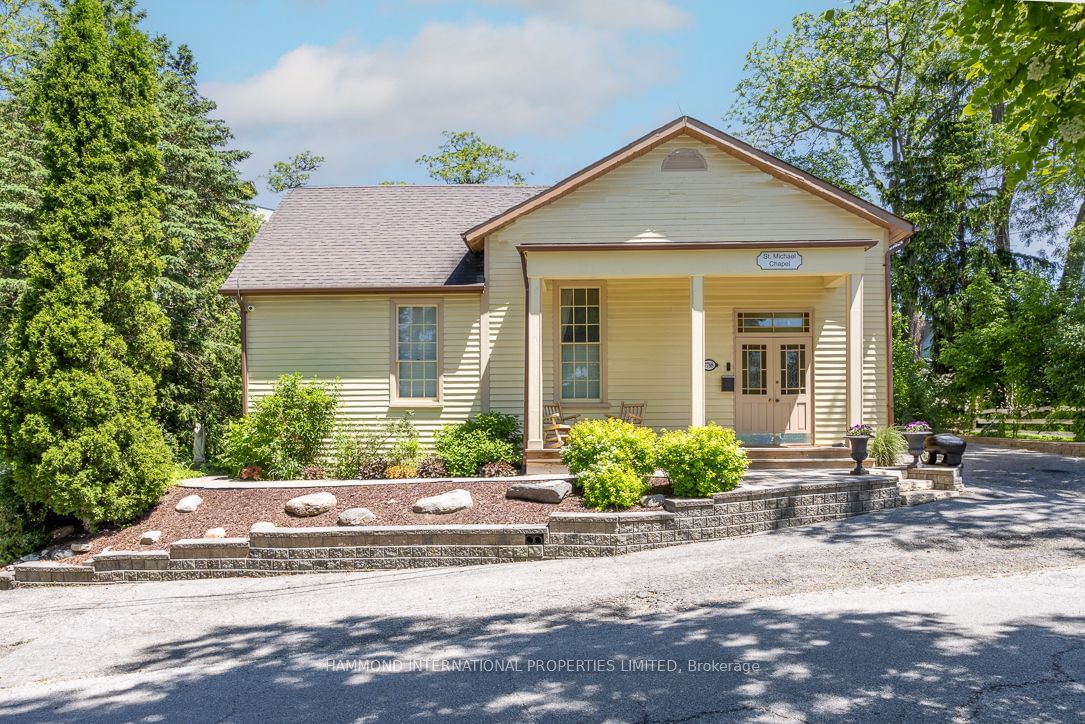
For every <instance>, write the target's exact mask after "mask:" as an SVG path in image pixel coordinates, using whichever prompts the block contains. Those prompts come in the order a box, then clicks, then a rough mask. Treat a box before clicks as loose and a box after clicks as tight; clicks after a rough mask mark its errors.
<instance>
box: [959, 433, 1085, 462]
mask: <svg viewBox="0 0 1085 724" xmlns="http://www.w3.org/2000/svg"><path fill="white" fill-rule="evenodd" d="M963 437H964V439H965V442H969V443H975V444H977V445H994V446H996V447H1009V448H1014V449H1016V450H1032V451H1033V452H1042V453H1048V454H1050V455H1064V456H1066V457H1069V458H1085V442H1058V441H1056V440H1017V439H1015V438H1011V437H983V436H980V435H964V436H963ZM967 456H968V453H967V452H965V462H967V461H968V457H967Z"/></svg>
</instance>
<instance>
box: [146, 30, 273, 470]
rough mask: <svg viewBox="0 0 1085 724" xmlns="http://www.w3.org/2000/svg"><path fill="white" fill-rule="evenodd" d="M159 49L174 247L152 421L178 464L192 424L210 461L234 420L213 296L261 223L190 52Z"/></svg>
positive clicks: (237, 398)
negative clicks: (165, 361)
mask: <svg viewBox="0 0 1085 724" xmlns="http://www.w3.org/2000/svg"><path fill="white" fill-rule="evenodd" d="M157 46H158V47H157V51H158V63H159V91H158V108H159V111H160V113H161V116H162V119H163V125H162V130H161V142H160V144H159V146H160V148H161V151H162V159H163V165H164V172H163V174H162V178H161V187H162V191H163V194H164V196H165V205H164V206H163V210H162V229H163V232H164V233H165V235H166V237H167V238H168V239H170V240H171V242H172V244H171V246H172V250H171V252H170V253H168V254H167V255H166V256H165V257H164V260H163V261H164V268H163V272H162V276H161V277H160V278H159V280H158V285H157V298H158V301H159V303H160V304H161V306H162V308H163V310H164V311H165V313H166V316H167V317H168V318H169V322H170V324H169V339H170V341H171V342H172V344H173V354H172V358H171V363H170V365H169V367H168V368H167V369H166V371H165V374H164V375H163V377H162V380H161V383H160V385H159V395H158V406H157V408H156V416H157V418H158V420H159V422H160V423H161V425H162V427H163V429H164V430H165V433H166V439H167V442H169V443H170V445H171V447H172V448H173V450H174V454H175V456H176V457H177V458H178V459H185V458H186V457H187V455H188V454H189V451H190V450H191V445H192V431H193V429H194V427H195V425H196V424H197V423H199V424H201V425H203V427H204V429H205V431H206V432H207V441H208V450H207V455H208V458H209V459H210V458H213V457H214V455H215V452H216V446H217V445H218V443H219V441H220V440H221V436H222V430H223V426H224V425H225V422H226V420H228V419H229V418H232V417H236V416H238V415H240V414H241V384H240V380H241V355H240V351H239V350H240V334H239V324H238V318H237V303H236V301H234V300H232V299H228V298H224V297H223V296H222V295H220V294H219V293H218V290H219V287H220V286H221V284H222V282H223V280H224V279H225V278H226V277H227V276H228V275H229V273H230V270H231V269H232V268H233V266H234V264H236V263H237V260H238V259H240V258H241V255H242V254H243V253H244V251H245V249H246V248H247V247H248V244H249V242H250V241H251V240H252V237H253V235H254V234H255V232H256V229H257V226H258V223H259V222H258V220H257V217H256V216H255V215H254V214H253V213H252V210H251V208H250V207H249V206H248V202H249V201H250V200H251V199H252V198H253V195H254V189H253V187H252V184H250V183H248V182H247V181H243V180H242V179H241V177H240V175H239V172H238V165H239V164H240V163H241V162H242V161H243V160H244V159H246V158H247V157H248V153H246V152H243V151H237V150H234V149H231V148H230V147H229V146H230V142H231V141H232V140H233V134H232V133H231V131H230V129H229V128H228V127H227V126H226V124H225V123H224V122H223V121H221V120H218V119H215V118H213V117H212V114H213V113H214V110H215V104H214V102H212V101H210V100H208V99H206V98H204V97H203V96H202V95H200V92H199V89H198V88H197V85H196V71H197V66H196V62H195V60H194V58H193V56H192V52H191V51H190V50H189V49H188V48H187V47H186V46H183V45H182V46H180V47H178V48H176V49H171V48H170V47H169V44H168V41H166V40H165V39H159V40H158V41H157Z"/></svg>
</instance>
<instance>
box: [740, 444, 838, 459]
mask: <svg viewBox="0 0 1085 724" xmlns="http://www.w3.org/2000/svg"><path fill="white" fill-rule="evenodd" d="M746 457H747V458H749V459H750V460H810V459H819V460H827V459H835V460H841V459H842V460H851V450H849V449H848V448H846V447H842V446H841V447H835V446H830V445H802V446H799V445H796V446H794V447H748V448H746Z"/></svg>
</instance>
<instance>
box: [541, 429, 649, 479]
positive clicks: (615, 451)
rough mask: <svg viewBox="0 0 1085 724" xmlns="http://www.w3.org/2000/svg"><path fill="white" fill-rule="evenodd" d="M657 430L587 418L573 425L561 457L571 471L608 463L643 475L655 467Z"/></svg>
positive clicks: (574, 472)
mask: <svg viewBox="0 0 1085 724" xmlns="http://www.w3.org/2000/svg"><path fill="white" fill-rule="evenodd" d="M655 447H656V434H655V432H654V431H653V430H652V429H651V428H648V427H640V426H638V425H633V424H630V423H628V422H623V421H622V420H617V419H613V418H612V419H608V420H585V421H583V422H578V423H576V424H575V425H573V427H572V429H571V430H570V431H569V437H568V439H567V440H566V442H565V447H564V448H562V450H561V460H562V462H564V463H565V465H566V466H568V468H569V472H571V473H573V474H574V475H579V474H580V473H581V472H583V471H585V470H587V469H588V468H592V467H595V466H599V465H604V464H606V463H614V464H616V465H618V466H620V467H623V468H627V469H629V470H632V471H633V472H634V473H636V474H637V475H639V476H640V477H642V478H645V477H647V476H649V475H651V474H652V473H653V472H654V471H655V465H656V461H655Z"/></svg>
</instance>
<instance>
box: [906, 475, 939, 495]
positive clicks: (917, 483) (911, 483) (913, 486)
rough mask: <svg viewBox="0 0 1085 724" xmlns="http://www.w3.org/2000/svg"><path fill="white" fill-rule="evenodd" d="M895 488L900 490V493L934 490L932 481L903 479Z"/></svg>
mask: <svg viewBox="0 0 1085 724" xmlns="http://www.w3.org/2000/svg"><path fill="white" fill-rule="evenodd" d="M897 487H898V488H900V492H902V493H911V492H913V491H916V490H934V481H933V480H919V479H916V478H905V479H904V480H901V481H900V482H899V483H897Z"/></svg>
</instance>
